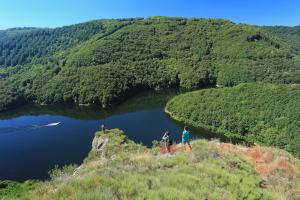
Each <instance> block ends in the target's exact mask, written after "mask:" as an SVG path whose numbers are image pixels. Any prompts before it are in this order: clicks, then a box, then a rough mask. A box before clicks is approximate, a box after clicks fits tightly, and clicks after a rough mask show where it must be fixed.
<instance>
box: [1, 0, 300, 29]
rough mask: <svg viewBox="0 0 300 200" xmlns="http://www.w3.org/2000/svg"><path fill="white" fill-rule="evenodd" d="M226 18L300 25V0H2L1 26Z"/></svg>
mask: <svg viewBox="0 0 300 200" xmlns="http://www.w3.org/2000/svg"><path fill="white" fill-rule="evenodd" d="M158 15H159V16H182V17H204V18H208V17H209V18H226V19H230V20H232V21H234V22H237V23H248V24H256V25H288V26H294V25H300V0H251V1H250V0H1V1H0V29H6V28H11V27H24V26H26V27H28V26H30V27H57V26H63V25H70V24H74V23H79V22H85V21H88V20H92V19H101V18H127V17H149V16H158Z"/></svg>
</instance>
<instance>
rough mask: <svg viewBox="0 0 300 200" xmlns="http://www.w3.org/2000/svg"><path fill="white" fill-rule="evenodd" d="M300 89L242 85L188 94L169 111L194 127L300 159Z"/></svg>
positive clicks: (179, 97) (275, 85)
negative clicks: (263, 146) (284, 151)
mask: <svg viewBox="0 0 300 200" xmlns="http://www.w3.org/2000/svg"><path fill="white" fill-rule="evenodd" d="M299 110H300V85H298V84H287V85H285V84H263V83H252V84H241V85H238V86H235V87H231V88H218V89H207V90H201V91H194V92H190V93H185V94H182V95H179V96H176V97H175V98H173V99H171V100H170V101H169V102H168V103H167V106H166V111H167V112H168V113H170V115H171V116H172V117H173V118H175V119H177V120H179V121H183V122H185V123H188V124H192V125H194V126H200V127H206V128H208V129H212V130H214V131H216V132H219V133H222V134H225V135H226V136H228V137H230V138H239V139H243V140H246V141H250V142H258V143H260V144H265V145H272V146H276V147H280V148H282V149H285V150H287V151H289V152H291V153H293V154H294V155H297V156H300V154H299V152H300V134H299V132H300V129H299V127H300V124H299V119H300V112H298V111H299Z"/></svg>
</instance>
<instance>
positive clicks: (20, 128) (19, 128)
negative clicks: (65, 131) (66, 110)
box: [0, 122, 60, 134]
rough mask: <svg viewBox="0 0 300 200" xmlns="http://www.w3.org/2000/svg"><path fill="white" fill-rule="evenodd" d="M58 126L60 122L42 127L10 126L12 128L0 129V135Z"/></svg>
mask: <svg viewBox="0 0 300 200" xmlns="http://www.w3.org/2000/svg"><path fill="white" fill-rule="evenodd" d="M58 125H60V122H54V123H50V124H43V125H26V126H12V127H0V134H6V133H12V132H17V131H28V130H33V129H39V128H43V127H53V126H58Z"/></svg>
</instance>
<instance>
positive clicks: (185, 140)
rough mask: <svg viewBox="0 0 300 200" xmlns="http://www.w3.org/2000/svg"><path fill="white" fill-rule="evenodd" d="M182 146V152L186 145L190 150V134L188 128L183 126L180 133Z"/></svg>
mask: <svg viewBox="0 0 300 200" xmlns="http://www.w3.org/2000/svg"><path fill="white" fill-rule="evenodd" d="M182 144H183V146H184V150H186V145H189V147H190V149H191V150H192V147H191V144H190V132H189V127H187V126H185V127H184V130H183V132H182Z"/></svg>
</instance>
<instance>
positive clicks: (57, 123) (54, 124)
mask: <svg viewBox="0 0 300 200" xmlns="http://www.w3.org/2000/svg"><path fill="white" fill-rule="evenodd" d="M59 124H60V122H55V123H50V124H47V125H45V126H57V125H59Z"/></svg>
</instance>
